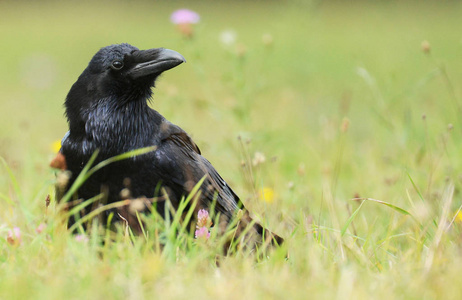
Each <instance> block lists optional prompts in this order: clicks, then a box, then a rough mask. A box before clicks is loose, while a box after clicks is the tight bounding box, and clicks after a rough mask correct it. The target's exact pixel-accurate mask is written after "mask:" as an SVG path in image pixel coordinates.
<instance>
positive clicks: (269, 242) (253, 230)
mask: <svg viewBox="0 0 462 300" xmlns="http://www.w3.org/2000/svg"><path fill="white" fill-rule="evenodd" d="M241 215H242V216H241V218H240V221H239V224H238V227H237V232H236V236H238V237H239V238H241V239H242V240H243V241H245V244H247V245H251V246H257V247H259V246H263V247H267V246H279V245H281V244H282V243H284V239H283V238H282V237H280V236H279V235H277V234H275V233H273V232H272V231H270V230H268V229H266V228H264V227H263V226H262V225H260V224H259V223H257V222H255V220H253V219H252V217H251V216H250V215H249V212H248V211H244V212H243V213H241Z"/></svg>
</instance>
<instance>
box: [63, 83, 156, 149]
mask: <svg viewBox="0 0 462 300" xmlns="http://www.w3.org/2000/svg"><path fill="white" fill-rule="evenodd" d="M150 96H151V90H150V89H149V91H148V92H146V91H145V92H141V91H134V90H132V92H131V93H126V94H125V95H121V94H117V95H110V96H108V97H104V98H100V99H97V100H94V101H92V102H91V103H87V104H86V105H83V106H82V107H81V108H80V110H79V111H80V113H79V115H78V116H73V115H69V111H72V109H71V106H72V105H68V103H70V102H71V101H70V100H71V99H68V101H66V113H67V116H68V119H69V127H70V135H71V136H78V137H79V140H80V138H82V140H81V141H82V143H83V144H84V145H85V147H83V148H85V149H88V151H91V152H92V151H94V150H96V149H97V148H98V149H100V151H101V153H102V154H107V155H116V154H119V153H123V152H126V151H130V150H133V149H138V148H142V147H146V146H150V145H152V143H153V138H152V133H153V132H156V128H157V127H158V126H160V123H162V120H163V117H162V116H161V115H160V114H159V113H157V112H156V111H155V110H153V109H151V108H150V107H149V106H148V101H149V99H150Z"/></svg>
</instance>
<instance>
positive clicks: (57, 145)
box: [51, 140, 61, 153]
mask: <svg viewBox="0 0 462 300" xmlns="http://www.w3.org/2000/svg"><path fill="white" fill-rule="evenodd" d="M51 149H52V150H53V152H54V153H58V152H59V150H60V149H61V140H56V141H54V142H53V143H52V144H51Z"/></svg>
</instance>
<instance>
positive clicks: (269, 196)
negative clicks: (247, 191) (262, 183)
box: [258, 187, 274, 203]
mask: <svg viewBox="0 0 462 300" xmlns="http://www.w3.org/2000/svg"><path fill="white" fill-rule="evenodd" d="M258 196H259V198H260V200H263V201H265V202H267V203H273V201H274V190H273V189H272V188H270V187H264V188H262V189H260V191H259V192H258Z"/></svg>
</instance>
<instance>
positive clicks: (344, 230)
mask: <svg viewBox="0 0 462 300" xmlns="http://www.w3.org/2000/svg"><path fill="white" fill-rule="evenodd" d="M365 202H366V201H362V202H361V204H360V205H359V206H358V208H357V209H356V210H355V211H354V212H353V213H352V214H351V216H350V217H349V218H348V220H347V222H346V223H345V225H343V228H342V230H341V232H340V236H344V235H345V232H346V231H347V229H348V227H349V226H350V224H351V222H353V220H354V219H355V217H356V215H357V214H358V212H359V210H360V209H361V207H362V206H363V204H364V203H365Z"/></svg>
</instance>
